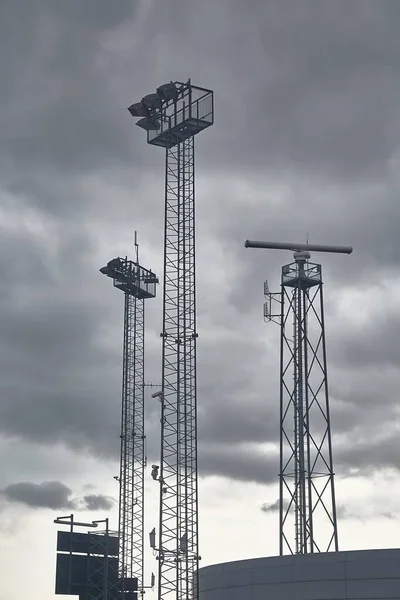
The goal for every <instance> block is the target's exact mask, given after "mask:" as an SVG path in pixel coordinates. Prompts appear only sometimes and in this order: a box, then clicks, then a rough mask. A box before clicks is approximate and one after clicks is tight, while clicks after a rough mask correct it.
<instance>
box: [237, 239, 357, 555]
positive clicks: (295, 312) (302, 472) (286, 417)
mask: <svg viewBox="0 0 400 600" xmlns="http://www.w3.org/2000/svg"><path fill="white" fill-rule="evenodd" d="M245 246H246V248H268V249H284V250H294V262H293V263H291V264H288V265H285V266H284V267H282V279H281V292H280V293H271V292H270V291H269V288H268V284H267V283H265V287H264V293H265V297H266V302H265V305H264V317H265V319H266V320H267V321H271V320H273V321H276V322H278V323H279V324H280V332H281V336H280V473H279V551H280V554H281V555H282V554H286V553H291V554H306V553H310V552H328V551H330V550H334V551H337V550H338V532H337V519H336V501H335V486H334V471H333V458H332V438H331V425H330V414H329V396H328V375H327V360H326V343H325V322H324V302H323V294H322V271H321V265H320V264H314V263H310V262H309V259H310V251H315V252H336V253H345V254H350V253H351V252H352V248H351V247H349V246H318V245H309V244H285V243H271V242H254V241H249V240H247V241H246V243H245Z"/></svg>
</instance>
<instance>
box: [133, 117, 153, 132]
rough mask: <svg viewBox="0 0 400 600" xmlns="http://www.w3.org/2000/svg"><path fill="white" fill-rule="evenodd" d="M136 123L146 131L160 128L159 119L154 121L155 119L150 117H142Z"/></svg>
mask: <svg viewBox="0 0 400 600" xmlns="http://www.w3.org/2000/svg"><path fill="white" fill-rule="evenodd" d="M135 125H137V126H138V127H141V128H142V129H144V130H145V131H157V129H158V123H157V121H153V119H149V118H148V117H145V118H144V119H140V120H139V121H138V122H137V123H135Z"/></svg>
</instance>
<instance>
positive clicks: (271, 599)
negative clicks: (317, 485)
mask: <svg viewBox="0 0 400 600" xmlns="http://www.w3.org/2000/svg"><path fill="white" fill-rule="evenodd" d="M399 565H400V549H398V548H393V549H383V550H353V551H346V552H323V553H322V552H321V553H315V554H295V555H288V556H272V557H266V558H254V559H250V560H239V561H234V562H228V563H221V564H218V565H210V566H208V567H203V568H202V569H200V570H199V598H200V600H367V599H368V600H389V599H390V600H393V599H395V598H396V599H399V598H400V568H399Z"/></svg>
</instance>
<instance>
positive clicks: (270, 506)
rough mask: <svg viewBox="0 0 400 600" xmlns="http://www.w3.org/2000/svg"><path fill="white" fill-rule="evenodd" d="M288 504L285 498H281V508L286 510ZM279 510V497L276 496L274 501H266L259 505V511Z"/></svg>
mask: <svg viewBox="0 0 400 600" xmlns="http://www.w3.org/2000/svg"><path fill="white" fill-rule="evenodd" d="M288 506H289V503H288V501H287V500H285V499H284V500H283V508H284V509H285V510H286V509H287V507H288ZM278 510H279V498H277V499H276V500H275V502H272V503H270V504H269V503H268V502H264V504H263V505H262V506H261V511H262V512H264V513H276V512H278Z"/></svg>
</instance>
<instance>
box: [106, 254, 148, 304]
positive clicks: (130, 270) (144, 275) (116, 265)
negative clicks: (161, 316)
mask: <svg viewBox="0 0 400 600" xmlns="http://www.w3.org/2000/svg"><path fill="white" fill-rule="evenodd" d="M100 273H103V275H106V276H107V277H110V278H111V279H113V280H114V286H115V287H116V288H118V289H120V290H122V291H123V292H127V293H128V294H130V295H131V296H134V297H135V298H139V299H143V298H155V296H156V285H157V283H158V277H157V276H156V274H155V273H153V272H152V271H149V270H148V269H145V268H144V267H141V266H140V265H139V264H138V263H136V262H133V261H132V260H128V259H127V258H119V257H118V258H113V259H112V260H110V261H109V262H108V263H107V265H106V266H105V267H102V268H101V269H100Z"/></svg>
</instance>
